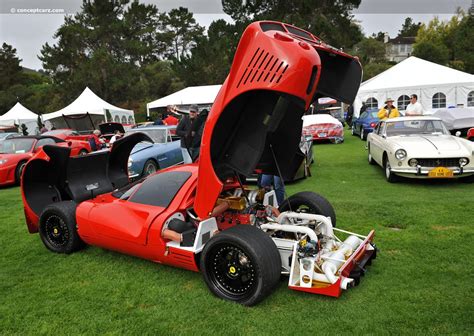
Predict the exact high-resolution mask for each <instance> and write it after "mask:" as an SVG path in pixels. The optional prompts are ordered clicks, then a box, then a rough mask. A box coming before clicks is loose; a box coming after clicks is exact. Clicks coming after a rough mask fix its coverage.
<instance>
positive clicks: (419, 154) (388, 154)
mask: <svg viewBox="0 0 474 336" xmlns="http://www.w3.org/2000/svg"><path fill="white" fill-rule="evenodd" d="M367 151H368V161H369V163H370V164H375V163H377V164H379V165H380V166H382V167H383V168H384V169H385V177H386V179H387V181H388V182H396V181H397V180H398V177H399V176H403V177H412V178H453V177H465V178H466V180H468V181H469V180H470V181H472V180H473V177H474V160H473V159H474V157H473V156H474V144H473V143H472V142H469V141H468V140H466V139H462V138H459V137H456V136H452V135H451V134H450V133H449V131H448V130H447V129H446V127H445V126H444V124H443V122H442V121H441V119H439V118H436V117H428V116H420V117H399V118H393V119H387V120H383V121H381V122H380V123H379V124H378V125H377V127H376V128H375V130H374V132H373V133H370V134H369V136H368V138H367Z"/></svg>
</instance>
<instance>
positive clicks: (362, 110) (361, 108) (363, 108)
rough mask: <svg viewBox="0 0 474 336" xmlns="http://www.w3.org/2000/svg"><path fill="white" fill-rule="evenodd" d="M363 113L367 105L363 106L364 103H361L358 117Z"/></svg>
mask: <svg viewBox="0 0 474 336" xmlns="http://www.w3.org/2000/svg"><path fill="white" fill-rule="evenodd" d="M365 111H367V105H366V104H365V102H362V106H361V107H360V110H359V117H360V115H361V114H362V113H364V112H365Z"/></svg>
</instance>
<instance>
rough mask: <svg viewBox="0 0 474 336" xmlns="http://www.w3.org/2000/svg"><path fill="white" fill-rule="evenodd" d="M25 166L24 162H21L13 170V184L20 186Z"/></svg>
mask: <svg viewBox="0 0 474 336" xmlns="http://www.w3.org/2000/svg"><path fill="white" fill-rule="evenodd" d="M25 166H26V161H22V162H20V163H18V165H17V166H16V168H15V183H16V184H20V181H21V173H23V169H24V168H25Z"/></svg>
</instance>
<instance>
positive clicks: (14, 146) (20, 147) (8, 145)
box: [0, 138, 35, 154]
mask: <svg viewBox="0 0 474 336" xmlns="http://www.w3.org/2000/svg"><path fill="white" fill-rule="evenodd" d="M34 141H35V139H31V138H16V139H7V140H4V141H2V142H0V153H2V154H21V153H27V152H29V151H30V150H31V147H33V143H34Z"/></svg>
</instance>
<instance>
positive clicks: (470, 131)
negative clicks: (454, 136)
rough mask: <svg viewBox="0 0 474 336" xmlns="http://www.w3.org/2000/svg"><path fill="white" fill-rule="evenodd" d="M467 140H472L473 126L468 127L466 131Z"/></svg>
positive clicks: (473, 137)
mask: <svg viewBox="0 0 474 336" xmlns="http://www.w3.org/2000/svg"><path fill="white" fill-rule="evenodd" d="M466 138H467V140H470V141H474V128H470V129H468V131H467V136H466Z"/></svg>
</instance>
